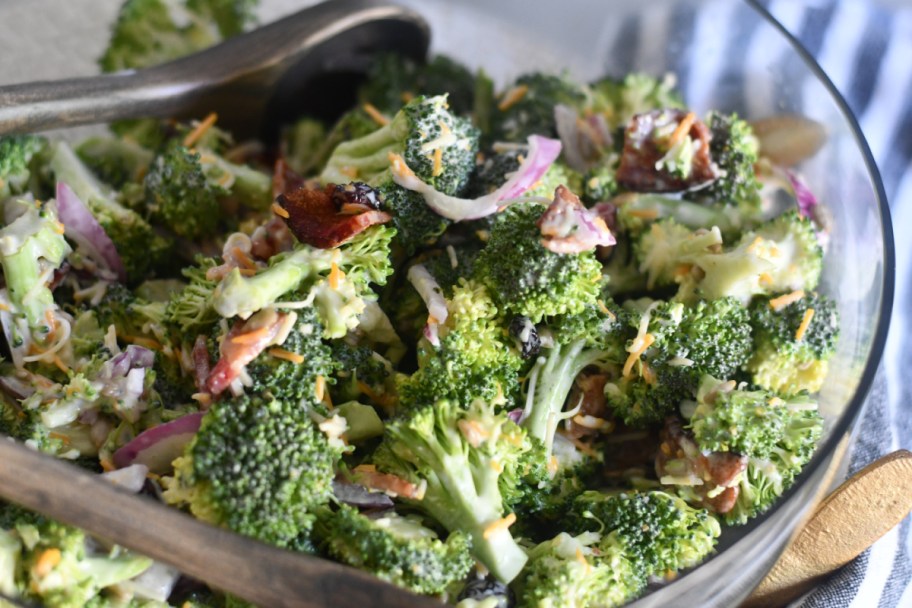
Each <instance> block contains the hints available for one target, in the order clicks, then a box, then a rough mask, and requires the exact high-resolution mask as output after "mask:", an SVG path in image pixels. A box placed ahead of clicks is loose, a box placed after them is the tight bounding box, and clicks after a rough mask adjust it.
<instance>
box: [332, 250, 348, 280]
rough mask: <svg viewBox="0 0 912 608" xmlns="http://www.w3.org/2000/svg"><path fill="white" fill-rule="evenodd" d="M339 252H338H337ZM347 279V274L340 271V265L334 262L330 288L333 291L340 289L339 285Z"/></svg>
mask: <svg viewBox="0 0 912 608" xmlns="http://www.w3.org/2000/svg"><path fill="white" fill-rule="evenodd" d="M337 251H338V250H337ZM344 278H345V273H344V272H342V271H341V270H340V269H339V265H338V264H336V262H335V261H333V263H332V266H331V267H330V271H329V286H330V287H331V288H333V289H339V283H340V282H341V281H342V279H344Z"/></svg>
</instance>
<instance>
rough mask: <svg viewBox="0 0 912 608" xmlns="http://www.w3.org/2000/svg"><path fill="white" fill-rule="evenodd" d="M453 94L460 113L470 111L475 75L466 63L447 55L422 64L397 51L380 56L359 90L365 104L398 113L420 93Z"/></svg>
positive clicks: (451, 97) (450, 99) (450, 96)
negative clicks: (463, 63) (396, 52)
mask: <svg viewBox="0 0 912 608" xmlns="http://www.w3.org/2000/svg"><path fill="white" fill-rule="evenodd" d="M444 94H448V95H449V103H450V107H451V108H452V109H453V112H454V113H456V114H460V115H462V114H468V113H469V112H471V111H472V108H473V104H474V101H475V76H474V75H473V74H472V72H470V71H469V70H468V69H467V68H466V67H465V66H463V65H461V64H460V63H458V62H456V61H454V60H453V59H451V58H449V57H445V56H443V55H436V56H435V57H432V58H431V60H430V61H428V62H427V63H426V64H423V65H419V64H417V63H415V62H414V61H412V60H411V59H409V58H405V57H402V56H401V55H395V54H384V55H379V56H377V57H376V58H375V59H374V60H373V62H372V63H371V66H370V69H369V70H368V72H367V82H365V83H364V84H363V85H362V86H361V88H360V90H359V91H358V97H359V98H360V99H361V101H362V102H364V103H370V104H372V105H374V106H375V107H376V108H377V109H379V110H380V111H381V112H387V113H389V114H394V113H396V112H397V111H398V110H399V108H401V107H402V106H403V105H405V104H406V103H408V102H409V101H411V100H412V99H414V98H415V97H417V96H419V95H426V96H428V97H431V96H433V95H444Z"/></svg>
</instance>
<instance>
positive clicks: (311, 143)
mask: <svg viewBox="0 0 912 608" xmlns="http://www.w3.org/2000/svg"><path fill="white" fill-rule="evenodd" d="M380 126H382V125H380V124H378V123H377V121H376V120H374V119H373V118H371V116H370V114H368V113H367V112H366V111H365V110H364V109H363V108H360V107H358V108H354V109H352V110H349V111H348V112H346V113H345V114H343V115H342V116H341V117H340V118H339V119H338V120H337V121H336V122H335V124H334V125H333V126H332V128H330V129H329V132H326V133H324V131H325V129H324V127H323V125H322V123H319V122H318V121H316V120H314V119H311V118H303V119H301V120H300V121H298V122H297V123H296V124H295V125H294V126H293V127H292V128H291V129H290V130H289V131H288V132H287V133H286V136H285V142H286V146H287V150H286V153H285V154H286V157H285V158H286V161H287V162H288V164H289V166H290V167H291V168H292V169H294V170H295V171H297V172H298V173H300V174H301V175H313V174H314V173H315V172H317V171H320V170H321V169H322V168H323V167H324V166H325V165H326V161H327V160H328V159H329V157H330V155H331V154H332V152H333V150H335V149H336V146H338V145H339V144H341V143H343V142H346V141H350V140H353V139H358V138H360V137H364V136H365V135H369V134H370V133H373V132H374V131H376V130H377V128H378V127H380ZM318 134H320V139H319V140H317V139H316V137H317V135H318ZM349 181H350V180H349Z"/></svg>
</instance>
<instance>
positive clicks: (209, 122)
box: [181, 112, 218, 148]
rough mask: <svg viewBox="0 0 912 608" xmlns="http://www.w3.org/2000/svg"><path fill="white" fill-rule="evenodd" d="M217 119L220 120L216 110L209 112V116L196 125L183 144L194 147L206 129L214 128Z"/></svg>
mask: <svg viewBox="0 0 912 608" xmlns="http://www.w3.org/2000/svg"><path fill="white" fill-rule="evenodd" d="M216 120H218V114H216V113H215V112H212V113H211V114H209V116H207V117H206V118H204V119H203V120H202V121H201V122H200V123H199V124H198V125H196V127H194V128H193V130H192V131H190V132H189V133H187V136H186V137H185V138H184V141H182V142H181V143H182V144H183V146H184V147H185V148H190V147H192V146H193V145H194V144H195V143H196V142H198V141H199V140H200V138H201V137H202V136H203V135H205V134H206V131H208V130H209V129H211V128H212V126H213V125H214V124H215V121H216Z"/></svg>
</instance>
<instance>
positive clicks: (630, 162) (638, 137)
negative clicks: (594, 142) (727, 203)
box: [616, 109, 718, 192]
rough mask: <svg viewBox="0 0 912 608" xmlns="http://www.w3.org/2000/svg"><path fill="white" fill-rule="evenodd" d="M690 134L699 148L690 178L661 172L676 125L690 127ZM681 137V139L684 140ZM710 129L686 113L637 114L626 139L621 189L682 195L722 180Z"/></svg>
mask: <svg viewBox="0 0 912 608" xmlns="http://www.w3.org/2000/svg"><path fill="white" fill-rule="evenodd" d="M685 121H687V122H689V121H692V123H691V125H690V128H689V129H688V130H687V132H686V134H685V133H681V134H680V136H685V135H686V136H689V137H690V138H691V139H693V140H695V142H696V148H695V150H694V154H693V162H692V165H691V170H690V174H689V175H687V176H686V177H682V176H680V175H676V174H673V173H672V172H671V171H669V170H667V169H666V168H664V167H663V168H658V166H659V165H660V161H662V159H663V158H664V157H665V154H666V153H667V152H668V150H669V149H670V148H671V147H672V145H673V144H674V142H672V141H670V140H671V139H673V138H674V137H675V133H672V132H669V133H667V134H666V133H665V132H666V131H671V130H674V131H676V129H674V127H675V125H677V126H681V124H682V123H683V124H684V126H685V127H686V126H687V123H686V122H685ZM680 136H679V137H680ZM710 138H711V133H710V130H709V128H708V127H707V126H706V125H705V124H704V123H703V122H702V121H699V120H695V119H693V118H692V117H691V115H689V114H688V113H686V112H684V111H682V110H671V109H667V110H653V111H652V112H647V113H645V114H637V115H636V116H634V117H633V118H632V119H630V124H629V125H628V126H627V131H626V132H625V135H624V151H623V152H622V153H621V164H620V166H619V167H618V170H617V174H616V178H617V181H618V183H619V184H620V185H622V186H623V187H625V188H627V189H628V190H633V191H635V192H682V191H684V190H692V189H695V188H699V187H702V186H705V185H707V184H709V183H710V182H712V181H713V180H715V179H716V178H717V177H718V171H717V169H716V167H715V166H714V165H713V163H712V159H711V158H710V156H709V140H710Z"/></svg>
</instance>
